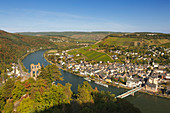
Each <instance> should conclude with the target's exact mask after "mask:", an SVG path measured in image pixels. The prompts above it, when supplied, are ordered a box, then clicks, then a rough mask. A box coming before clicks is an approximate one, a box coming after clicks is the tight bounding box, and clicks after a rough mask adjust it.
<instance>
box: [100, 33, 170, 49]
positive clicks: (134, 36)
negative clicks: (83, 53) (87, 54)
mask: <svg viewBox="0 0 170 113" xmlns="http://www.w3.org/2000/svg"><path fill="white" fill-rule="evenodd" d="M99 44H102V45H107V46H113V45H115V46H125V47H128V46H145V45H161V46H166V47H170V34H163V33H146V32H144V33H143V32H142V33H128V34H111V35H108V36H106V37H105V38H104V39H102V40H101V41H100V42H99Z"/></svg>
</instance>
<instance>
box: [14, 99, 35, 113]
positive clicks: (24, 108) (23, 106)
mask: <svg viewBox="0 0 170 113" xmlns="http://www.w3.org/2000/svg"><path fill="white" fill-rule="evenodd" d="M34 106H35V102H34V101H33V100H31V99H30V98H29V97H27V98H24V99H23V100H22V101H21V103H20V105H19V106H18V107H17V112H19V113H31V112H34V111H35V109H34Z"/></svg>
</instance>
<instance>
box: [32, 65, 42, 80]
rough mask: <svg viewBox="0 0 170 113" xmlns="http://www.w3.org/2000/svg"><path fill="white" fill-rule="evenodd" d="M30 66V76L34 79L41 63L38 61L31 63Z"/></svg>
mask: <svg viewBox="0 0 170 113" xmlns="http://www.w3.org/2000/svg"><path fill="white" fill-rule="evenodd" d="M30 68H31V72H30V76H31V77H33V78H34V79H35V80H36V78H37V76H38V75H39V74H40V71H39V70H40V69H41V65H40V63H38V64H37V65H34V64H31V65H30Z"/></svg>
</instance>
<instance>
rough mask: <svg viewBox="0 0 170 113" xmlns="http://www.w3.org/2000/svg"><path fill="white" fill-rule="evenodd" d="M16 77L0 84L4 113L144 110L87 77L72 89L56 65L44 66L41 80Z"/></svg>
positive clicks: (128, 112)
mask: <svg viewBox="0 0 170 113" xmlns="http://www.w3.org/2000/svg"><path fill="white" fill-rule="evenodd" d="M20 79H21V78H12V79H8V81H7V82H6V83H5V84H3V86H1V87H0V103H1V104H0V112H4V113H14V112H16V113H140V110H139V109H138V108H135V107H134V106H133V105H132V104H131V103H129V102H128V101H126V100H117V99H116V98H115V95H114V94H111V93H110V92H104V91H101V92H99V91H98V90H97V89H93V88H92V87H91V86H90V84H89V83H88V82H87V81H86V82H84V83H83V84H81V85H79V86H78V89H77V91H78V93H77V94H75V93H73V92H72V91H71V84H69V83H66V84H65V85H62V84H59V83H58V84H57V85H56V84H55V83H54V82H53V81H59V80H63V78H61V73H60V71H59V70H58V67H57V66H56V65H48V66H46V67H45V68H44V67H42V69H41V73H40V75H39V76H38V78H37V80H34V79H33V78H29V79H28V80H26V81H24V82H20Z"/></svg>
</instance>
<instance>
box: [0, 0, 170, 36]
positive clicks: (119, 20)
mask: <svg viewBox="0 0 170 113" xmlns="http://www.w3.org/2000/svg"><path fill="white" fill-rule="evenodd" d="M0 29H2V30H6V31H9V32H32V31H33V32H38V31H42V32H43V31H46V32H48V31H113V32H138V31H141V32H143V31H145V32H147V31H151V32H165V33H170V0H0Z"/></svg>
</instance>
